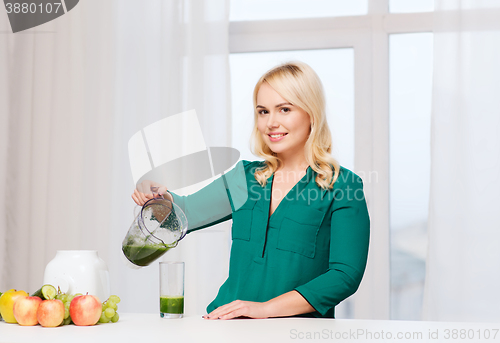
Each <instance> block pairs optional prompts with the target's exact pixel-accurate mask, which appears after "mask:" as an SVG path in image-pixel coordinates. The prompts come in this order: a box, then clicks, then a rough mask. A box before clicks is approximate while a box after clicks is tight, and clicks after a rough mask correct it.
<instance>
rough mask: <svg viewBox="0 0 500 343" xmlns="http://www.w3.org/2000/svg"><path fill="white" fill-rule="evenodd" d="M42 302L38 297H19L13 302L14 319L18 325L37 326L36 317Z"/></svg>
mask: <svg viewBox="0 0 500 343" xmlns="http://www.w3.org/2000/svg"><path fill="white" fill-rule="evenodd" d="M41 302H42V299H40V298H39V297H34V296H33V297H19V298H17V299H16V301H15V302H14V308H13V312H14V317H15V318H16V320H17V322H18V323H19V325H25V326H31V325H36V324H38V319H37V317H36V314H37V311H38V306H39V305H40V303H41Z"/></svg>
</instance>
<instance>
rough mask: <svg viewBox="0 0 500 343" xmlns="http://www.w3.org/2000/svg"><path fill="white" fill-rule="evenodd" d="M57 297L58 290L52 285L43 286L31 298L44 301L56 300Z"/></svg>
mask: <svg viewBox="0 0 500 343" xmlns="http://www.w3.org/2000/svg"><path fill="white" fill-rule="evenodd" d="M56 295H57V291H56V288H55V287H54V286H52V285H43V286H42V287H41V288H40V289H39V290H38V291H36V292H35V293H33V294H32V295H31V296H33V297H39V298H40V299H42V300H51V299H54V298H55V297H56Z"/></svg>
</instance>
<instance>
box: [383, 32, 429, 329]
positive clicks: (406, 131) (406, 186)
mask: <svg viewBox="0 0 500 343" xmlns="http://www.w3.org/2000/svg"><path fill="white" fill-rule="evenodd" d="M389 61H390V63H389V74H390V77H389V99H390V103H389V117H390V171H389V188H390V197H389V199H390V237H391V247H390V249H391V270H390V272H391V317H392V318H393V319H407V320H408V319H413V320H418V319H420V314H421V313H420V309H421V304H422V301H423V287H424V281H425V258H426V253H427V217H428V208H429V201H428V199H429V188H430V159H431V156H430V126H431V84H432V34H431V33H409V34H393V35H391V36H390V38H389Z"/></svg>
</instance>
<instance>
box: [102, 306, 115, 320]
mask: <svg viewBox="0 0 500 343" xmlns="http://www.w3.org/2000/svg"><path fill="white" fill-rule="evenodd" d="M104 314H105V315H106V317H108V318H109V319H111V318H113V316H114V315H115V310H113V309H112V308H107V309H106V310H105V311H104Z"/></svg>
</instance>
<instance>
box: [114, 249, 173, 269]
mask: <svg viewBox="0 0 500 343" xmlns="http://www.w3.org/2000/svg"><path fill="white" fill-rule="evenodd" d="M168 250H170V248H168V247H166V246H165V245H163V244H149V245H133V244H132V245H128V244H127V245H124V246H122V251H123V253H124V254H125V256H126V257H127V259H128V260H129V261H130V262H132V263H133V264H135V265H137V266H141V267H145V266H148V265H149V264H150V263H151V262H153V261H154V260H156V259H157V258H158V257H160V256H161V255H163V254H164V253H166V252H167V251H168Z"/></svg>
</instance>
